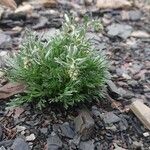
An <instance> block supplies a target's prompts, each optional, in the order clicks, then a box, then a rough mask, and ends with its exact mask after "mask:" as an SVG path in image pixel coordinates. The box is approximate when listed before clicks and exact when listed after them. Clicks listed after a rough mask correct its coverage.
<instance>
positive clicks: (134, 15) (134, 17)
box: [129, 10, 142, 21]
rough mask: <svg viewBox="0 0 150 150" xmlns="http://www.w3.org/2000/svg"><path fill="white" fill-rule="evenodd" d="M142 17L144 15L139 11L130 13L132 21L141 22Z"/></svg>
mask: <svg viewBox="0 0 150 150" xmlns="http://www.w3.org/2000/svg"><path fill="white" fill-rule="evenodd" d="M141 17H142V13H141V11H139V10H131V11H129V19H130V20H132V21H137V20H140V19H141Z"/></svg>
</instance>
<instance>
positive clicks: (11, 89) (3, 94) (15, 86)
mask: <svg viewBox="0 0 150 150" xmlns="http://www.w3.org/2000/svg"><path fill="white" fill-rule="evenodd" d="M25 89H26V87H25V85H23V84H20V83H8V84H6V85H4V86H3V87H1V88H0V99H7V98H9V97H11V96H13V95H16V94H19V93H23V92H24V91H25Z"/></svg>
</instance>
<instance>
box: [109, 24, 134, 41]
mask: <svg viewBox="0 0 150 150" xmlns="http://www.w3.org/2000/svg"><path fill="white" fill-rule="evenodd" d="M107 30H108V32H107V33H108V35H109V36H110V37H115V36H118V37H120V38H122V39H127V38H128V37H129V36H130V34H131V32H132V31H133V28H132V27H131V26H129V25H126V24H118V23H113V24H111V25H109V26H108V27H107Z"/></svg>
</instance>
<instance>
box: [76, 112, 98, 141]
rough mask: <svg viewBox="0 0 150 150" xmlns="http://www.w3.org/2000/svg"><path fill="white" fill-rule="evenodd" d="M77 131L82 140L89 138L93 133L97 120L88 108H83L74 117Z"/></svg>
mask: <svg viewBox="0 0 150 150" xmlns="http://www.w3.org/2000/svg"><path fill="white" fill-rule="evenodd" d="M74 124H75V131H76V133H77V134H79V135H81V139H82V140H87V139H89V138H90V137H91V136H92V135H93V131H94V126H95V122H94V119H93V118H92V117H91V115H90V113H89V112H88V111H87V110H81V112H80V114H79V115H78V116H77V117H76V118H75V119H74Z"/></svg>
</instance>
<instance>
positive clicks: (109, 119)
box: [102, 112, 121, 124]
mask: <svg viewBox="0 0 150 150" xmlns="http://www.w3.org/2000/svg"><path fill="white" fill-rule="evenodd" d="M102 119H103V121H104V122H105V123H106V124H112V123H116V122H119V121H120V120H121V119H120V118H119V117H118V116H117V115H115V114H114V113H113V112H107V113H105V114H104V115H103V118H102Z"/></svg>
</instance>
